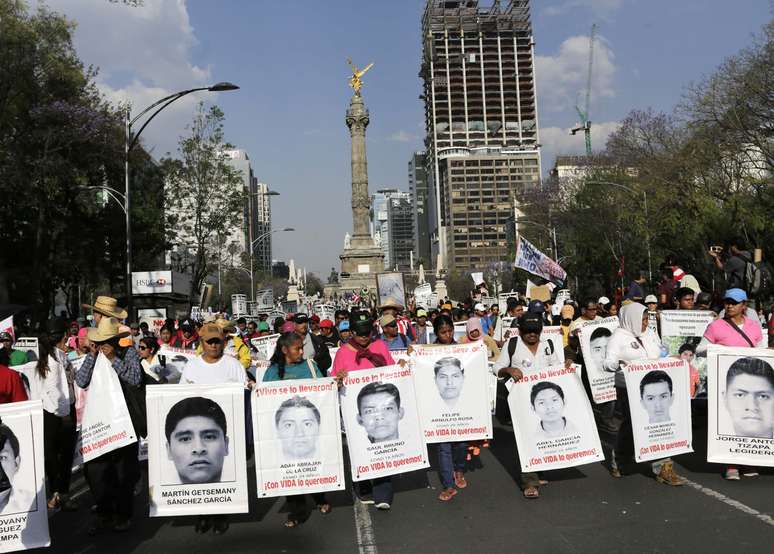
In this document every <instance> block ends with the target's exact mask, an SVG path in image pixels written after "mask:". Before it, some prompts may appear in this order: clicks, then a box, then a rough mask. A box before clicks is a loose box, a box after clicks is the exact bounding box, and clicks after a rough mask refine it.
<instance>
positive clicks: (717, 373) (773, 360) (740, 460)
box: [707, 346, 774, 467]
mask: <svg viewBox="0 0 774 554" xmlns="http://www.w3.org/2000/svg"><path fill="white" fill-rule="evenodd" d="M707 390H708V396H707V404H708V410H709V417H708V422H707V461H708V462H716V463H724V464H734V465H749V466H766V467H774V350H770V349H767V348H729V347H723V346H710V347H709V349H708V350H707Z"/></svg>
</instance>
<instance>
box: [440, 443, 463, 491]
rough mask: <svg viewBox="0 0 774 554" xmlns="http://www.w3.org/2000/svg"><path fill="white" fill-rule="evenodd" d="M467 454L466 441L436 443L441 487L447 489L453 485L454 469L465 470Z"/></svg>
mask: <svg viewBox="0 0 774 554" xmlns="http://www.w3.org/2000/svg"><path fill="white" fill-rule="evenodd" d="M467 455H468V443H466V442H441V443H438V466H439V467H438V473H439V475H440V477H441V485H443V488H445V489H449V488H451V487H453V486H454V472H455V471H462V472H464V471H465V463H466V461H467V460H466V458H467Z"/></svg>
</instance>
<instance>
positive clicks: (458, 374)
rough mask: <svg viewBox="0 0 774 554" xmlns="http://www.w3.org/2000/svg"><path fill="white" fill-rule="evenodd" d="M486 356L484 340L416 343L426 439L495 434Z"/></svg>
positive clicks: (416, 369) (415, 362)
mask: <svg viewBox="0 0 774 554" xmlns="http://www.w3.org/2000/svg"><path fill="white" fill-rule="evenodd" d="M486 356H487V352H486V346H485V345H484V344H483V343H482V342H473V343H467V344H453V345H444V346H439V345H436V346H419V345H417V346H415V347H414V352H413V354H412V356H411V363H412V365H413V366H414V383H415V386H416V388H417V398H418V399H419V415H420V417H421V419H422V428H423V430H424V433H425V440H426V442H428V443H438V442H455V441H466V440H478V439H488V438H492V415H491V404H490V401H489V382H488V379H487V374H488V373H489V368H488V367H487V360H486Z"/></svg>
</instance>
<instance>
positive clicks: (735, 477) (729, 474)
mask: <svg viewBox="0 0 774 554" xmlns="http://www.w3.org/2000/svg"><path fill="white" fill-rule="evenodd" d="M723 479H725V480H727V481H739V479H740V477H739V470H738V469H734V468H729V469H727V470H726V471H725V473H724V474H723Z"/></svg>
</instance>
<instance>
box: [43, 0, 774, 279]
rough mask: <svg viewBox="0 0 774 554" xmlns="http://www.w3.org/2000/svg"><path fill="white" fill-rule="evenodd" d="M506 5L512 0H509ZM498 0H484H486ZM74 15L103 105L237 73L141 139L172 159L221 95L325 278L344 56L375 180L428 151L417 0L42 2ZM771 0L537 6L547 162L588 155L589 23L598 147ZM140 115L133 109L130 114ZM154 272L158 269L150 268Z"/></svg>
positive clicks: (344, 199) (404, 181)
mask: <svg viewBox="0 0 774 554" xmlns="http://www.w3.org/2000/svg"><path fill="white" fill-rule="evenodd" d="M502 1H503V3H505V2H506V1H507V0H502ZM490 3H491V0H480V4H481V5H489V4H490ZM46 4H47V5H48V6H49V7H50V8H52V9H54V10H55V11H58V12H61V13H63V14H65V15H66V16H67V17H68V18H69V19H71V20H72V21H74V22H75V23H76V28H75V34H74V37H75V46H76V50H77V52H78V54H79V56H80V57H81V59H82V60H83V62H84V63H85V64H86V65H93V66H95V67H98V68H99V74H98V77H97V82H98V85H99V87H100V89H101V90H102V91H103V93H104V94H105V95H107V96H108V97H109V98H111V99H112V100H115V101H116V102H118V101H126V100H127V99H128V100H130V101H131V102H132V105H133V106H135V107H136V108H137V109H142V108H144V107H145V106H147V105H148V104H151V103H152V102H154V101H155V100H157V99H159V98H161V97H163V96H165V95H167V94H171V93H173V92H176V91H178V90H183V89H187V88H193V87H196V86H204V85H207V84H212V83H215V82H219V81H230V82H233V83H236V84H237V85H239V86H240V90H238V91H235V92H226V93H208V92H204V93H197V94H192V95H189V96H187V97H185V98H183V99H181V100H179V101H178V102H176V103H175V104H173V105H171V106H170V107H169V108H167V109H166V110H165V111H164V112H163V113H162V114H160V115H159V116H157V117H156V119H154V121H153V123H151V124H150V125H149V126H148V128H147V129H146V130H145V132H144V133H143V136H142V139H143V143H144V145H145V147H146V148H147V149H149V150H150V151H151V152H152V154H153V155H154V156H156V157H157V158H159V157H162V156H164V155H166V154H167V153H168V152H169V153H172V154H173V155H174V153H175V151H176V148H177V141H178V139H179V137H180V136H181V135H184V134H185V133H186V125H187V124H188V123H189V122H190V121H191V118H192V115H193V112H194V109H195V107H196V103H197V102H199V101H205V102H210V103H216V104H218V105H219V106H220V107H221V108H222V109H223V111H224V112H225V116H226V123H225V133H226V139H227V141H228V142H230V143H231V144H233V145H234V146H236V147H238V148H242V149H244V150H245V151H247V153H248V155H249V156H250V159H251V162H252V165H253V170H254V172H255V174H256V176H257V177H258V179H259V180H261V181H263V182H266V183H268V184H269V186H270V187H271V189H273V190H276V191H277V192H279V193H280V196H276V197H273V199H272V219H273V226H274V227H275V228H276V227H287V226H289V227H293V228H295V232H287V233H277V234H276V235H274V243H273V249H274V251H273V256H274V258H275V259H280V260H285V261H288V260H290V259H291V258H293V259H294V260H295V263H296V265H297V266H300V267H306V268H307V269H308V271H314V272H316V273H317V274H318V275H320V276H322V277H326V276H327V275H328V273H329V272H330V268H331V267H335V268H336V269H337V270H338V269H339V268H340V263H339V259H338V255H339V254H340V253H341V251H342V249H343V244H344V242H343V241H344V234H345V233H346V232H348V231H349V232H351V229H352V219H351V210H350V207H349V205H350V190H351V189H350V182H351V180H350V139H349V133H348V130H347V128H346V126H345V123H344V114H345V111H346V108H347V106H348V103H349V98H350V96H351V92H352V91H351V89H349V88H348V86H347V80H348V78H349V74H350V73H349V67H348V65H347V64H346V59H347V57H351V58H352V60H353V61H354V63H355V64H356V65H358V66H360V67H362V66H364V65H366V64H367V63H370V62H374V64H375V65H374V67H373V69H371V71H369V72H368V73H367V74H366V75H365V77H364V83H365V84H364V86H363V91H362V94H363V98H364V101H365V103H366V106H367V107H368V108H369V110H370V115H371V123H370V125H369V127H368V131H367V155H368V169H369V182H370V190H371V191H372V192H373V191H375V190H377V189H379V188H386V187H397V188H400V189H403V190H408V167H407V165H408V161H409V159H410V157H411V155H412V153H413V152H414V151H416V150H420V149H422V144H423V136H424V119H423V106H422V101H421V100H420V99H419V98H418V97H419V95H420V94H421V82H420V79H419V77H418V75H417V74H418V72H419V60H420V56H421V41H420V28H421V16H422V11H423V9H424V5H425V1H424V0H391V1H386V0H381V1H375V0H329V1H327V2H321V1H320V0H294V1H292V2H283V1H278V0H274V1H273V2H266V1H263V0H217V1H216V0H188V1H186V0H143V2H142V5H141V6H139V7H131V6H126V5H124V4H122V3H120V2H110V1H108V0H47V1H46ZM771 10H772V4H771V3H770V1H769V0H741V1H739V2H736V3H734V4H733V6H732V5H731V4H729V3H728V2H727V0H726V1H721V0H533V1H532V2H531V11H532V23H533V34H534V38H535V42H536V46H535V50H536V63H535V65H536V69H535V71H536V75H537V84H538V87H537V88H538V91H537V94H538V107H539V125H540V128H539V132H540V141H541V144H542V145H543V149H542V152H543V172H544V173H546V172H547V171H548V170H549V169H550V168H551V166H552V165H553V160H554V158H555V156H556V155H557V154H574V153H582V152H583V151H584V142H583V137H582V135H581V134H578V135H577V136H574V137H573V136H570V135H569V132H568V131H569V129H570V128H571V127H573V126H574V125H575V124H576V123H577V114H576V113H575V108H574V106H575V104H576V102H577V101H578V99H581V98H582V97H583V94H584V91H585V88H586V72H587V63H588V46H589V33H590V29H591V25H592V23H597V25H598V36H597V41H596V42H595V54H594V75H593V79H592V100H591V110H590V112H591V120H592V143H593V146H594V148H595V149H601V148H603V147H604V141H605V139H606V138H607V136H608V135H609V134H610V133H611V132H613V131H614V130H615V129H616V127H617V125H618V122H620V121H621V120H622V119H623V118H624V117H625V116H626V114H627V113H628V112H629V111H631V110H632V109H647V108H649V107H651V108H653V109H656V110H663V111H671V110H672V109H673V108H674V106H675V105H676V104H678V103H679V102H680V100H681V98H682V96H683V94H684V93H685V91H686V87H688V86H689V85H690V84H691V82H695V81H698V80H700V79H701V78H702V77H703V76H706V75H708V74H710V73H712V72H713V70H714V69H715V68H716V67H717V66H718V65H719V64H720V63H721V62H722V61H723V59H724V58H726V57H728V56H731V55H733V54H734V53H736V52H738V51H739V50H740V49H742V48H744V47H746V46H748V45H750V43H751V42H752V38H753V35H754V34H756V33H757V32H758V31H759V29H760V27H761V26H762V25H763V23H764V22H766V21H767V20H768V19H769V18H770V17H771ZM135 111H137V110H135ZM147 269H154V268H147Z"/></svg>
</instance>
